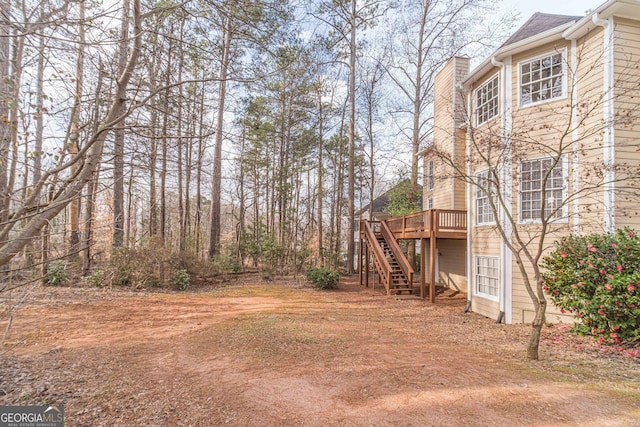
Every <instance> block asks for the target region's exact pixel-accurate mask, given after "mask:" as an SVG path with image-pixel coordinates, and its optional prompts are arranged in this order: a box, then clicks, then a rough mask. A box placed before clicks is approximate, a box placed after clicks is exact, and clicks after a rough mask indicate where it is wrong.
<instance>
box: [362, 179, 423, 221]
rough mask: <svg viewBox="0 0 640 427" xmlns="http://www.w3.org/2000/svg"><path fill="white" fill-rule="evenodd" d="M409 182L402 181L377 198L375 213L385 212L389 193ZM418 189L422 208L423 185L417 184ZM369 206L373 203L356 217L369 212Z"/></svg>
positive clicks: (374, 207) (375, 200)
mask: <svg viewBox="0 0 640 427" xmlns="http://www.w3.org/2000/svg"><path fill="white" fill-rule="evenodd" d="M408 181H409V180H408V179H405V180H402V181H400V182H399V183H398V184H396V185H394V186H393V188H391V189H389V190H387V191H386V192H384V193H383V194H381V195H380V196H378V197H376V198H375V199H374V201H373V212H374V213H376V212H384V208H385V207H386V206H387V202H388V201H389V193H390V192H392V191H393V190H395V189H396V188H397V187H398V186H400V185H401V184H404V183H406V182H408ZM416 189H417V190H418V203H419V204H420V206H422V185H420V184H417V187H416ZM369 205H371V203H368V204H367V205H366V206H364V207H362V208H361V209H360V210H358V211H357V212H356V213H355V215H356V216H361V215H362V214H364V213H365V212H367V211H368V210H369Z"/></svg>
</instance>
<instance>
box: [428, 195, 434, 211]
mask: <svg viewBox="0 0 640 427" xmlns="http://www.w3.org/2000/svg"><path fill="white" fill-rule="evenodd" d="M427 209H433V197H429V198H427Z"/></svg>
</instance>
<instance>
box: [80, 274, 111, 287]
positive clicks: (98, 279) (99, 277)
mask: <svg viewBox="0 0 640 427" xmlns="http://www.w3.org/2000/svg"><path fill="white" fill-rule="evenodd" d="M85 280H86V281H87V282H88V283H89V284H91V285H92V286H95V287H96V288H101V287H103V286H104V285H105V282H106V280H107V276H106V274H105V272H104V270H96V271H94V272H93V273H91V276H87V278H86V279H85Z"/></svg>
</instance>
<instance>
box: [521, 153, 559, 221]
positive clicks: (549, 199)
mask: <svg viewBox="0 0 640 427" xmlns="http://www.w3.org/2000/svg"><path fill="white" fill-rule="evenodd" d="M554 163H555V166H554ZM519 169H520V171H519V175H520V216H519V221H520V222H539V221H540V220H541V216H540V215H541V209H542V201H543V200H544V202H545V209H544V216H545V218H547V219H549V220H558V219H562V218H566V216H567V212H566V210H567V209H566V203H564V202H565V198H566V185H565V181H566V179H567V162H566V159H564V158H563V159H560V161H559V162H557V163H556V162H555V161H554V159H552V158H550V157H546V158H540V159H530V160H523V161H521V162H520V167H519ZM547 173H548V176H547ZM545 176H547V178H546V182H545ZM543 184H545V185H544V186H545V189H544V194H543V191H542V186H543Z"/></svg>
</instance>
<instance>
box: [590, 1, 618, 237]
mask: <svg viewBox="0 0 640 427" xmlns="http://www.w3.org/2000/svg"><path fill="white" fill-rule="evenodd" d="M592 21H593V23H594V24H595V25H599V26H601V27H603V28H604V31H603V43H604V47H603V49H604V64H603V67H604V73H603V78H602V80H603V81H602V90H603V93H604V105H603V113H602V115H603V120H604V136H603V141H602V151H603V153H602V160H603V163H604V176H603V184H604V185H603V186H604V191H603V203H604V212H603V216H604V217H603V221H604V231H605V232H607V233H611V232H613V231H614V230H615V179H616V174H615V170H614V167H615V159H616V152H615V145H614V141H615V135H614V104H613V99H614V98H613V96H614V93H613V91H614V70H613V67H614V56H613V47H614V46H613V32H614V28H613V18H609V19H608V20H603V19H600V17H599V15H598V14H597V13H596V14H594V15H593V17H592Z"/></svg>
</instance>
